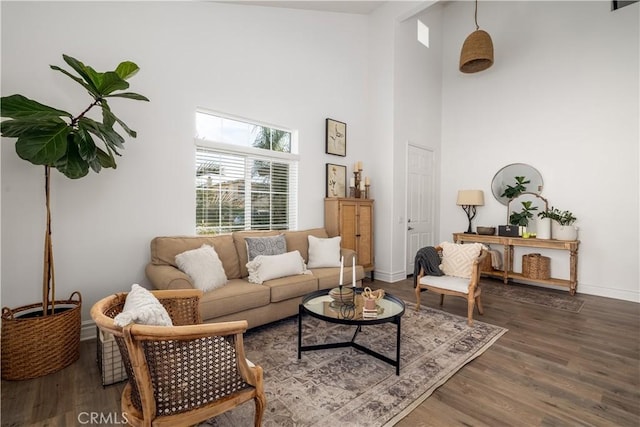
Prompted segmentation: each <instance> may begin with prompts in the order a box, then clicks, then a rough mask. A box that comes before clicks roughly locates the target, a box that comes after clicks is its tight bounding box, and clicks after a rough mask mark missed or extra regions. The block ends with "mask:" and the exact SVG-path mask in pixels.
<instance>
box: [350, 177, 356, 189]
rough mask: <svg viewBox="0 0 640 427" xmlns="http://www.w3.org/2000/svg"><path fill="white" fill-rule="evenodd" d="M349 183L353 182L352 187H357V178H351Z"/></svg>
mask: <svg viewBox="0 0 640 427" xmlns="http://www.w3.org/2000/svg"><path fill="white" fill-rule="evenodd" d="M349 183H350V184H351V185H350V187H355V186H356V179H355V178H351V181H349Z"/></svg>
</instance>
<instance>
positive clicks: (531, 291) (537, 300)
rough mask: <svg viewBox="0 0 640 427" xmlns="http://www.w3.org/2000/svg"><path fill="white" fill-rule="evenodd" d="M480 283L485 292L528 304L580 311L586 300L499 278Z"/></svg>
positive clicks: (566, 293)
mask: <svg viewBox="0 0 640 427" xmlns="http://www.w3.org/2000/svg"><path fill="white" fill-rule="evenodd" d="M480 283H481V286H482V292H483V293H484V294H489V295H496V296H500V297H504V298H509V299H512V300H515V301H518V302H523V303H526V304H536V305H542V306H545V307H551V308H556V309H558V310H565V311H570V312H573V313H579V312H580V310H581V309H582V306H583V305H584V300H582V299H580V298H578V297H576V296H572V295H570V294H569V292H567V291H558V290H555V289H546V288H542V287H540V286H529V285H524V284H521V283H509V284H508V285H505V284H504V283H503V282H501V281H498V280H482V281H481V282H480Z"/></svg>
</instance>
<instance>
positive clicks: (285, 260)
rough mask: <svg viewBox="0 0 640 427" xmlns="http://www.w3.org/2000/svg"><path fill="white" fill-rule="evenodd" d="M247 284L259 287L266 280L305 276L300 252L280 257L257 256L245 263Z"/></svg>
mask: <svg viewBox="0 0 640 427" xmlns="http://www.w3.org/2000/svg"><path fill="white" fill-rule="evenodd" d="M247 270H248V271H249V282H251V283H257V284H259V285H261V284H262V282H264V281H266V280H271V279H277V278H279V277H286V276H294V275H296V274H307V273H310V272H307V268H306V266H305V265H304V259H303V258H302V255H300V252H298V251H292V252H287V253H284V254H280V255H258V256H257V257H255V258H254V259H253V261H249V262H248V263H247Z"/></svg>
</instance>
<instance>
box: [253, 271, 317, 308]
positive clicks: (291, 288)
mask: <svg viewBox="0 0 640 427" xmlns="http://www.w3.org/2000/svg"><path fill="white" fill-rule="evenodd" d="M254 286H259V285H254ZM262 286H267V287H269V288H270V289H271V302H279V301H285V300H288V299H291V298H296V297H302V296H305V295H307V294H309V293H311V292H314V291H317V290H318V279H317V278H315V277H313V275H311V274H306V275H305V274H300V275H296V276H287V277H281V278H279V279H273V280H267V281H266V282H264V283H263V284H262Z"/></svg>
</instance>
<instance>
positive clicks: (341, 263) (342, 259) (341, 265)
mask: <svg viewBox="0 0 640 427" xmlns="http://www.w3.org/2000/svg"><path fill="white" fill-rule="evenodd" d="M343 274H344V255H343V256H341V257H340V286H342V275H343Z"/></svg>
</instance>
